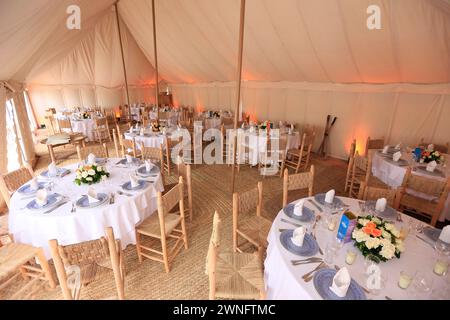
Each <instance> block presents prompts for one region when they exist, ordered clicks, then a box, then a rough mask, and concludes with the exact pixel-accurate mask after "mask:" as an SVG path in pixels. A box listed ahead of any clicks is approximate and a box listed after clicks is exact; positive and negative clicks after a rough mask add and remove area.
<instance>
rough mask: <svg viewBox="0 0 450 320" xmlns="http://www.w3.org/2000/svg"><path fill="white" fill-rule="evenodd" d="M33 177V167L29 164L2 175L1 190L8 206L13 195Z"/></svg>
mask: <svg viewBox="0 0 450 320" xmlns="http://www.w3.org/2000/svg"><path fill="white" fill-rule="evenodd" d="M31 179H33V169H31V167H30V166H29V165H28V164H26V165H25V166H24V167H22V168H19V169H17V170H14V171H11V172H8V173H5V174H3V175H0V192H1V193H2V196H3V199H4V200H5V202H6V205H7V206H8V207H9V203H10V200H11V195H12V194H13V193H14V192H15V191H16V190H17V189H19V188H20V186H22V185H23V184H25V183H27V182H28V181H30V180H31Z"/></svg>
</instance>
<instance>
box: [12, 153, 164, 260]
mask: <svg viewBox="0 0 450 320" xmlns="http://www.w3.org/2000/svg"><path fill="white" fill-rule="evenodd" d="M118 160H119V159H109V160H108V163H107V164H106V169H107V171H109V172H110V174H111V175H110V177H109V179H108V180H106V181H105V182H100V183H97V184H94V185H92V186H93V187H94V188H95V189H96V190H97V192H104V193H108V194H109V193H112V192H116V191H118V190H121V185H122V184H123V183H125V182H126V181H129V174H130V173H131V172H134V171H135V170H136V167H133V168H123V167H117V166H115V163H116V162H117V161H118ZM66 168H68V169H71V171H72V172H71V173H70V174H68V175H66V176H65V177H63V178H55V179H54V184H55V186H54V190H55V192H58V193H59V194H61V195H64V196H68V197H70V198H71V200H72V201H76V199H78V198H79V197H80V196H81V195H83V194H86V193H87V189H88V186H86V185H82V186H77V185H76V184H75V183H74V182H73V181H74V179H75V173H74V169H76V168H77V165H71V166H67V167H66ZM163 190H164V186H163V182H162V179H161V175H160V174H159V175H158V176H157V178H156V179H155V182H154V183H150V185H149V186H148V187H147V188H146V189H144V190H143V191H137V192H129V193H132V194H133V196H132V197H127V196H125V195H118V194H115V203H114V204H108V203H107V204H104V205H101V206H99V207H96V208H93V209H80V208H78V209H77V210H76V212H75V213H71V208H72V201H69V202H68V203H66V204H64V205H63V206H61V207H59V208H57V209H55V211H52V212H51V213H48V214H43V213H39V212H33V211H30V210H28V209H22V208H24V207H25V206H26V204H27V203H28V202H30V201H31V199H21V196H20V195H19V194H17V193H15V194H14V195H13V196H12V198H11V207H10V210H9V230H10V232H11V233H12V234H13V235H14V240H15V241H17V242H19V243H26V244H30V245H33V246H36V247H42V248H43V249H44V252H45V254H46V256H47V258H50V249H49V246H48V241H49V240H51V239H57V240H58V242H59V243H60V244H63V245H68V244H75V243H80V242H83V241H88V240H94V239H98V238H100V237H102V236H104V235H105V228H106V227H108V226H111V227H112V228H113V230H114V235H115V236H116V238H118V239H120V240H121V243H122V246H123V248H125V247H126V246H127V245H128V244H135V243H136V237H135V226H136V225H137V224H139V223H141V222H142V221H143V220H144V219H146V218H147V217H149V216H150V215H151V214H153V213H154V212H155V210H157V203H156V193H157V191H163Z"/></svg>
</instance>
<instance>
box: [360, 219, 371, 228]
mask: <svg viewBox="0 0 450 320" xmlns="http://www.w3.org/2000/svg"><path fill="white" fill-rule="evenodd" d="M369 221H370V220H369V219H358V222H359V223H360V224H362V225H363V227H364V226H366V224H367V223H369Z"/></svg>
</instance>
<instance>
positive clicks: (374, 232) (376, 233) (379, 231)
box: [372, 229, 381, 237]
mask: <svg viewBox="0 0 450 320" xmlns="http://www.w3.org/2000/svg"><path fill="white" fill-rule="evenodd" d="M372 236H374V237H379V236H381V230H380V229H373V230H372Z"/></svg>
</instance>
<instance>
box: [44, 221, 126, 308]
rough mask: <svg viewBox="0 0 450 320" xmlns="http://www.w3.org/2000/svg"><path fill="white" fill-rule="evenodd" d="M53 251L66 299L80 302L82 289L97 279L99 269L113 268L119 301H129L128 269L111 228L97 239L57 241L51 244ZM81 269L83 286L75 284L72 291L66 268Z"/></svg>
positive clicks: (118, 242) (51, 241) (80, 280)
mask: <svg viewBox="0 0 450 320" xmlns="http://www.w3.org/2000/svg"><path fill="white" fill-rule="evenodd" d="M49 245H50V250H51V254H52V258H53V263H54V264H55V269H56V274H57V276H58V280H59V284H60V286H61V290H62V293H63V296H64V299H66V300H74V299H76V300H78V299H79V298H80V292H81V286H82V285H86V284H89V283H90V282H92V281H93V280H94V279H95V275H96V273H97V271H98V266H102V267H106V268H108V269H112V271H113V273H114V280H115V284H116V289H117V297H118V298H119V300H123V299H125V293H124V284H125V268H124V261H123V254H122V247H121V243H120V240H118V239H115V237H114V232H113V229H112V228H111V227H107V228H106V229H105V237H101V238H100V239H97V240H91V241H85V242H81V243H77V244H72V245H60V244H59V243H58V241H57V240H55V239H53V240H50V241H49ZM69 266H77V267H79V270H80V274H79V277H80V278H79V282H80V286H77V285H76V284H74V283H71V284H72V285H73V288H70V286H71V285H70V284H69V283H70V282H71V279H70V278H71V277H69V276H68V274H67V272H66V268H68V267H69Z"/></svg>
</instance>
